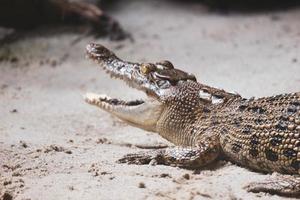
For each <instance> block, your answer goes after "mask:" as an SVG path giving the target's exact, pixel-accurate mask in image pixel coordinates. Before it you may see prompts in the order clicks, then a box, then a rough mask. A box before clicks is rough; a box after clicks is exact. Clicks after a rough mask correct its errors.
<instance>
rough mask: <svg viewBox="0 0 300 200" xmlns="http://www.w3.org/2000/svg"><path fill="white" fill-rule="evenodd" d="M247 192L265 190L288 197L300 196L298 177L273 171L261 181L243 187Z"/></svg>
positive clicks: (299, 180)
mask: <svg viewBox="0 0 300 200" xmlns="http://www.w3.org/2000/svg"><path fill="white" fill-rule="evenodd" d="M245 188H246V189H247V191H248V192H254V193H259V192H266V193H270V194H277V195H281V196H288V197H300V177H299V176H296V175H282V174H278V173H276V172H275V173H273V174H272V176H271V177H269V178H267V179H266V180H264V181H261V182H253V183H250V184H249V185H247V186H246V187H245Z"/></svg>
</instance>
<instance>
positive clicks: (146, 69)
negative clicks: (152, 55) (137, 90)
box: [140, 63, 156, 75]
mask: <svg viewBox="0 0 300 200" xmlns="http://www.w3.org/2000/svg"><path fill="white" fill-rule="evenodd" d="M155 70H156V66H155V65H154V64H151V63H143V64H141V67H140V71H141V73H142V74H144V75H147V74H149V73H150V72H153V71H155Z"/></svg>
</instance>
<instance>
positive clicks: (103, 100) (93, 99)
mask: <svg viewBox="0 0 300 200" xmlns="http://www.w3.org/2000/svg"><path fill="white" fill-rule="evenodd" d="M84 98H85V101H86V102H87V103H90V104H93V105H97V106H99V107H103V108H104V107H107V106H123V107H131V106H139V105H142V104H144V103H145V101H144V100H132V101H124V100H121V99H117V98H111V97H109V96H107V95H105V94H95V93H87V94H86V95H85V96H84Z"/></svg>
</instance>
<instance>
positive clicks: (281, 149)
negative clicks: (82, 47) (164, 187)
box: [84, 43, 300, 197]
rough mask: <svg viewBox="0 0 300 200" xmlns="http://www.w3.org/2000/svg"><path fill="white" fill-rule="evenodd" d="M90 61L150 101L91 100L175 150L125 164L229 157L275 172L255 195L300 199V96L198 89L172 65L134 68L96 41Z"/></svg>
mask: <svg viewBox="0 0 300 200" xmlns="http://www.w3.org/2000/svg"><path fill="white" fill-rule="evenodd" d="M86 55H87V57H88V58H90V59H91V60H93V61H94V62H95V63H97V64H98V65H99V66H101V67H102V69H103V70H105V71H106V72H107V73H108V74H110V75H111V76H112V77H114V78H118V79H121V80H124V81H125V82H126V83H127V84H128V85H129V86H130V87H133V88H135V89H138V90H141V91H143V92H145V93H146V95H147V98H145V99H143V100H133V101H124V100H121V99H117V98H111V97H109V96H107V95H103V94H96V93H87V94H86V95H85V97H84V98H85V101H86V102H87V103H89V104H91V105H94V106H97V107H99V108H101V109H103V110H105V111H107V112H109V113H110V114H112V115H114V116H116V117H118V118H119V119H121V120H123V121H125V122H126V123H128V124H130V125H132V126H135V127H138V128H141V129H144V130H146V131H151V132H156V133H158V134H159V135H160V136H162V137H163V138H165V139H167V140H168V141H170V142H171V143H173V144H174V146H172V147H167V148H165V149H154V150H149V151H148V152H138V153H134V154H127V155H125V156H124V157H123V158H121V159H119V162H120V163H128V164H140V165H141V164H149V163H152V164H164V165H170V166H178V167H183V168H190V169H198V168H201V167H203V166H206V165H208V164H210V163H212V162H214V161H216V160H219V159H220V158H225V159H226V160H229V161H232V162H233V163H236V164H238V165H240V166H244V167H246V168H249V169H252V170H254V171H258V172H262V173H273V175H272V176H270V177H269V178H268V179H266V180H264V181H261V182H254V183H250V184H249V185H247V186H246V189H247V190H248V191H250V192H268V193H272V194H277V195H283V196H296V197H299V196H300V176H299V174H300V92H295V93H289V94H280V95H275V96H270V97H262V98H256V99H255V98H249V99H247V98H243V97H242V96H241V95H239V94H237V93H232V92H227V91H225V90H223V89H218V88H214V87H210V86H208V85H205V84H202V83H199V82H197V79H196V77H195V76H194V75H193V74H190V73H187V72H184V71H182V70H180V69H177V68H175V67H174V66H173V64H172V63H171V62H170V61H167V60H165V61H160V62H157V63H135V62H128V61H124V60H122V59H120V58H118V57H117V56H116V55H115V54H114V53H113V52H112V51H110V50H108V49H107V48H105V47H104V46H102V45H100V44H95V43H91V44H88V45H87V47H86Z"/></svg>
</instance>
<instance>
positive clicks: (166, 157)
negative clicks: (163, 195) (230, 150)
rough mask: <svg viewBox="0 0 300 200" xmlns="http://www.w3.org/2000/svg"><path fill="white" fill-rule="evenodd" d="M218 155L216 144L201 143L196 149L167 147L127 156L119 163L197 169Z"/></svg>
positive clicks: (211, 142) (218, 149) (218, 150)
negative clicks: (152, 164) (153, 164)
mask: <svg viewBox="0 0 300 200" xmlns="http://www.w3.org/2000/svg"><path fill="white" fill-rule="evenodd" d="M219 153H220V148H219V145H218V144H215V142H213V141H210V143H208V142H203V143H202V144H199V145H198V146H197V147H169V148H166V149H158V150H152V151H147V152H139V153H136V154H127V155H125V156H124V157H123V158H121V159H119V160H118V161H119V162H120V163H128V164H137V165H144V164H149V163H155V164H162V165H170V166H177V167H183V168H199V167H203V166H205V165H207V164H209V163H211V162H212V161H214V160H215V159H216V158H217V157H218V155H219Z"/></svg>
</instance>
